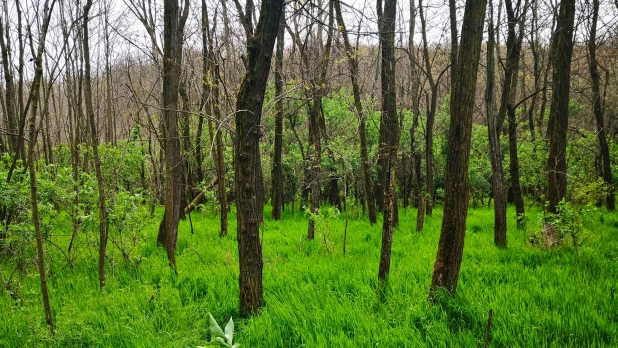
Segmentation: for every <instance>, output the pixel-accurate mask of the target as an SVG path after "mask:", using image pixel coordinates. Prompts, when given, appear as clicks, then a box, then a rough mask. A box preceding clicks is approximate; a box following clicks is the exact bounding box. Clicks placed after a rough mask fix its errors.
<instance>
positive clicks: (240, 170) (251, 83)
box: [234, 0, 283, 317]
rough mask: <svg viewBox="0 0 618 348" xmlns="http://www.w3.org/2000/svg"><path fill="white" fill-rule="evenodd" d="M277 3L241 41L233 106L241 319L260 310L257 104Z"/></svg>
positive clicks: (270, 3) (270, 2)
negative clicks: (241, 72) (241, 71)
mask: <svg viewBox="0 0 618 348" xmlns="http://www.w3.org/2000/svg"><path fill="white" fill-rule="evenodd" d="M282 12H283V0H265V1H263V2H262V7H261V9H260V19H259V22H258V25H257V28H256V31H255V33H254V34H253V35H249V37H247V65H246V68H247V69H246V73H245V76H244V78H243V81H242V83H241V85H240V90H239V92H238V99H237V102H236V117H235V119H236V139H235V140H236V146H235V148H234V154H235V161H234V171H235V183H236V195H237V198H236V206H237V215H236V216H237V223H238V225H237V226H238V227H237V228H238V257H239V264H240V275H239V287H240V303H239V305H240V313H241V316H243V317H247V316H249V315H250V314H252V313H255V312H257V311H258V310H259V309H260V307H262V266H263V260H262V244H261V243H260V238H259V232H260V225H261V224H262V223H263V219H264V183H263V182H262V164H261V161H260V144H259V142H260V135H261V128H260V126H261V118H262V105H263V103H264V93H265V90H266V82H267V81H268V73H269V71H270V63H271V58H272V53H273V46H274V44H275V39H276V38H277V32H278V30H277V29H278V27H279V21H280V18H281V13H282Z"/></svg>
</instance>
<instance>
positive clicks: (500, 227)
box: [485, 0, 509, 247]
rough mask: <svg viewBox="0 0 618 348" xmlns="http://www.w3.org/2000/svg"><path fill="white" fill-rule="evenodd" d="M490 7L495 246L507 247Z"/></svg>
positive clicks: (489, 86)
mask: <svg viewBox="0 0 618 348" xmlns="http://www.w3.org/2000/svg"><path fill="white" fill-rule="evenodd" d="M507 1H509V0H507ZM488 7H489V19H488V21H487V28H488V31H487V87H486V92H485V101H486V107H487V131H488V133H489V159H490V161H491V167H492V176H491V186H492V192H493V198H494V244H496V245H497V246H501V247H504V246H506V194H505V192H504V172H503V168H502V158H501V156H500V128H498V125H497V123H498V120H497V118H498V115H497V110H496V97H495V88H496V75H495V59H494V48H495V32H494V11H493V4H492V1H491V0H489V1H488Z"/></svg>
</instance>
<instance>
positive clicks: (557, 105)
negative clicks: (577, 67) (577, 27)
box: [547, 0, 575, 213]
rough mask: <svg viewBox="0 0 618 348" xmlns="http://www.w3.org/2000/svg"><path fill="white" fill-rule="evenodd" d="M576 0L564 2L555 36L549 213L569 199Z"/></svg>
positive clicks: (549, 160) (548, 162)
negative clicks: (569, 151) (568, 170)
mask: <svg viewBox="0 0 618 348" xmlns="http://www.w3.org/2000/svg"><path fill="white" fill-rule="evenodd" d="M574 21H575V0H563V1H562V2H561V3H560V12H559V14H558V20H557V24H556V31H555V33H554V39H553V46H554V47H553V48H554V52H553V54H552V61H553V66H554V75H553V76H554V78H553V89H552V90H553V96H552V100H551V107H550V110H549V125H548V135H549V158H548V161H547V170H548V174H549V179H548V193H547V199H548V201H549V204H548V206H547V211H548V212H550V213H556V206H557V205H558V203H560V201H561V200H562V199H563V198H564V197H565V196H566V188H567V176H566V171H567V163H566V146H567V130H568V127H569V92H570V86H571V57H572V55H573V23H574Z"/></svg>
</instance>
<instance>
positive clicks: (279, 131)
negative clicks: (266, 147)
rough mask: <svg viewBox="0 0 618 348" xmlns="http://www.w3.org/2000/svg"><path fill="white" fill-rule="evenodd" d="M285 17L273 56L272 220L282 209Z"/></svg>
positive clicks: (277, 217)
mask: <svg viewBox="0 0 618 348" xmlns="http://www.w3.org/2000/svg"><path fill="white" fill-rule="evenodd" d="M285 26H286V24H285V16H281V23H279V31H278V33H277V52H276V54H275V99H276V104H275V107H276V109H277V110H276V114H275V148H274V151H273V152H274V153H273V180H272V185H273V201H272V205H273V211H272V217H273V220H280V219H281V210H282V209H283V162H282V161H283V160H282V153H283V112H284V110H283V49H284V47H285Z"/></svg>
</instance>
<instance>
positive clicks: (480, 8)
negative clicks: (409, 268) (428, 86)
mask: <svg viewBox="0 0 618 348" xmlns="http://www.w3.org/2000/svg"><path fill="white" fill-rule="evenodd" d="M485 8H486V1H485V0H467V1H466V9H465V13H464V19H463V27H462V28H463V30H462V33H461V37H462V40H461V45H460V47H459V53H458V57H457V64H458V67H457V76H456V78H455V86H454V87H455V88H454V89H453V96H452V98H453V104H452V105H453V106H454V108H452V109H451V113H452V115H451V124H450V129H449V138H448V139H449V140H448V153H447V160H446V178H445V196H444V218H443V220H442V230H441V232H440V242H439V244H438V252H437V256H436V262H435V264H434V270H433V276H432V279H431V287H430V290H429V297H430V299H431V298H434V296H435V294H436V291H437V290H438V288H445V289H446V290H447V291H448V292H449V293H451V295H452V296H455V292H456V290H457V281H458V279H459V269H460V267H461V259H462V256H463V247H464V236H465V231H466V219H467V216H468V198H469V196H470V178H469V175H468V167H469V163H470V143H471V136H472V114H473V112H474V97H475V92H476V81H477V69H478V64H479V60H480V55H481V41H482V38H483V23H484V20H485Z"/></svg>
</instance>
